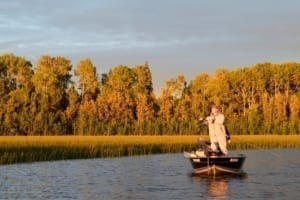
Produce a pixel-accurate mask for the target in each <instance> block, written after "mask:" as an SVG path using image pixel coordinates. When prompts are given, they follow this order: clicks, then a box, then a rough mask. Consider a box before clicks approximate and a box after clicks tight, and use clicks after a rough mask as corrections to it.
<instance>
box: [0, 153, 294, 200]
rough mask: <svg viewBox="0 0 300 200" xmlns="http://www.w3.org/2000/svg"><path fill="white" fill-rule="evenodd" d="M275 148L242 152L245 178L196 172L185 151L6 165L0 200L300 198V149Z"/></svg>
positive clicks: (2, 169)
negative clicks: (270, 151)
mask: <svg viewBox="0 0 300 200" xmlns="http://www.w3.org/2000/svg"><path fill="white" fill-rule="evenodd" d="M272 151H273V150H272ZM274 152H275V153H276V154H274V155H273V154H270V153H268V152H266V151H243V152H242V153H244V154H245V155H246V156H247V159H246V162H245V165H244V170H245V171H246V172H247V175H246V176H242V177H232V176H214V177H211V176H210V177H207V176H191V171H192V167H191V165H190V163H189V161H188V160H187V159H185V158H184V157H183V155H182V154H166V155H151V156H136V157H127V158H114V159H90V160H68V161H57V162H40V163H31V164H19V165H4V166H0V172H1V173H0V199H118V200H119V199H189V200H193V199H297V198H298V197H299V196H300V159H299V158H300V151H299V150H293V149H291V150H274ZM275 155H278V156H275Z"/></svg>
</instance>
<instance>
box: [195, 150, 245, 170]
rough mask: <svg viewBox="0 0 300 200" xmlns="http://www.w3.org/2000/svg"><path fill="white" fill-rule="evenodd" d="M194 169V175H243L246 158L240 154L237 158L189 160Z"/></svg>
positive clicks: (199, 158)
mask: <svg viewBox="0 0 300 200" xmlns="http://www.w3.org/2000/svg"><path fill="white" fill-rule="evenodd" d="M189 159H190V162H191V164H192V166H193V168H194V171H193V172H194V173H197V174H201V173H207V174H218V173H232V174H240V173H243V170H242V167H243V164H244V162H245V159H246V156H244V155H243V154H239V155H237V156H213V157H197V156H192V157H190V158H189Z"/></svg>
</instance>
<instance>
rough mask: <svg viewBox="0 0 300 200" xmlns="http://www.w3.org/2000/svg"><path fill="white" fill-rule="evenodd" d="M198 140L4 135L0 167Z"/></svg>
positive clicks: (259, 144)
mask: <svg viewBox="0 0 300 200" xmlns="http://www.w3.org/2000/svg"><path fill="white" fill-rule="evenodd" d="M197 138H199V136H5V137H0V164H13V163H21V162H34V161H49V160H62V159H85V158H104V157H120V156H133V155H148V154H158V153H179V152H183V151H190V150H193V149H195V148H196V141H197ZM204 138H205V139H208V137H204ZM299 147H300V136H299V135H289V136H287V135H275V136H274V135H264V136H262V135H259V136H249V135H242V136H232V143H231V144H230V145H229V149H231V150H233V149H265V148H299Z"/></svg>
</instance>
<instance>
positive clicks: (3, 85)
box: [0, 54, 33, 134]
mask: <svg viewBox="0 0 300 200" xmlns="http://www.w3.org/2000/svg"><path fill="white" fill-rule="evenodd" d="M31 67H32V65H31V63H30V62H29V61H27V60H25V58H22V57H17V56H15V55H13V54H4V55H2V56H0V95H1V100H0V127H1V129H2V131H3V132H5V133H6V134H27V133H28V132H29V131H30V124H29V123H28V119H29V118H30V112H29V108H30V102H31V92H32V84H31V76H32V74H33V71H32V68H31Z"/></svg>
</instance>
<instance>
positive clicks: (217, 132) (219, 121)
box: [199, 105, 228, 155]
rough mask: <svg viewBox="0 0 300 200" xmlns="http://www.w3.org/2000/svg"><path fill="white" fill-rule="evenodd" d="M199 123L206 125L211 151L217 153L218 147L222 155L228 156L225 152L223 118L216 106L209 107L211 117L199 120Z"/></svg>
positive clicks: (225, 142) (225, 136)
mask: <svg viewBox="0 0 300 200" xmlns="http://www.w3.org/2000/svg"><path fill="white" fill-rule="evenodd" d="M199 120H200V121H203V122H204V123H205V124H207V125H208V131H209V138H210V142H211V149H212V151H215V152H217V151H218V147H219V148H220V150H221V152H222V153H223V154H224V155H227V154H228V151H227V140H226V138H227V137H228V136H227V135H226V128H225V125H224V121H225V117H224V115H223V114H222V113H221V112H220V110H219V108H218V107H217V106H216V105H213V106H212V107H211V115H210V116H208V117H206V118H205V119H202V118H200V119H199Z"/></svg>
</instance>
